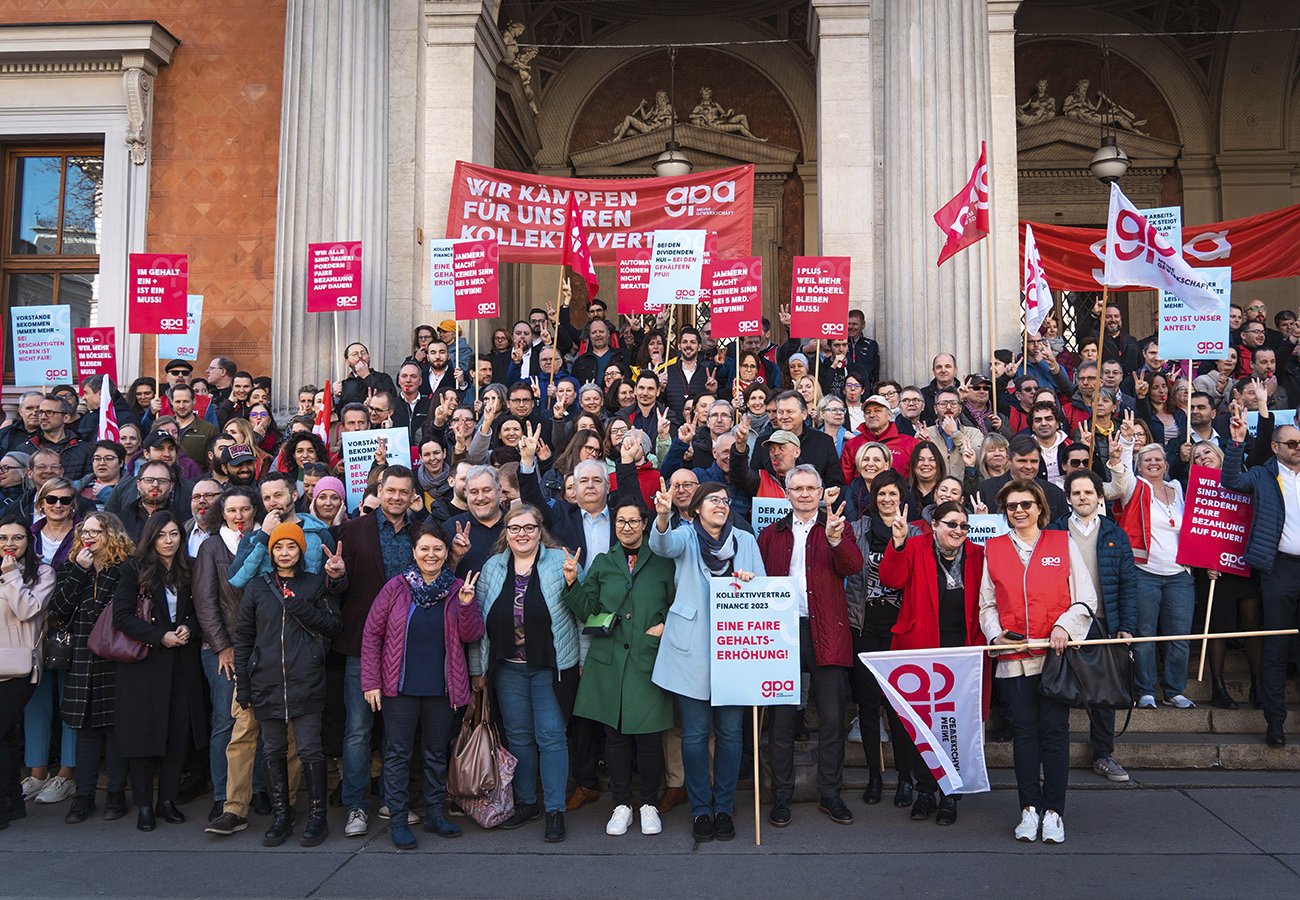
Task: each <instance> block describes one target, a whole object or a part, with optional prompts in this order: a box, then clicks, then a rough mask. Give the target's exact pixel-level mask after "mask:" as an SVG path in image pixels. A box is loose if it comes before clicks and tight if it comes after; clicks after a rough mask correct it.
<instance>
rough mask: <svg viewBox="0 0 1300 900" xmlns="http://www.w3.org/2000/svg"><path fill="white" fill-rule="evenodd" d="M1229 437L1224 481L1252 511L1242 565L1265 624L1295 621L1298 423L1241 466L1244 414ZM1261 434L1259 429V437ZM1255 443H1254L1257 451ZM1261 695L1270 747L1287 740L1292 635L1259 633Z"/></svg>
mask: <svg viewBox="0 0 1300 900" xmlns="http://www.w3.org/2000/svg"><path fill="white" fill-rule="evenodd" d="M1230 430H1231V437H1232V442H1231V443H1229V444H1228V447H1227V449H1226V451H1225V452H1224V458H1223V486H1224V487H1226V488H1228V489H1229V490H1233V491H1241V492H1242V493H1244V494H1250V495H1251V496H1252V497H1253V498H1254V513H1253V518H1252V519H1251V524H1250V537H1249V538H1248V539H1247V541H1246V554H1245V555H1246V565H1248V566H1250V567H1251V568H1252V569H1254V570H1255V571H1256V572H1258V573H1259V592H1260V597H1261V600H1262V601H1263V605H1264V629H1265V630H1267V631H1272V630H1277V629H1286V628H1295V627H1296V626H1297V625H1300V429H1298V428H1296V427H1295V426H1293V425H1283V426H1281V427H1280V428H1277V429H1275V430H1274V431H1273V435H1272V442H1271V444H1270V447H1271V449H1272V451H1273V457H1272V458H1271V459H1267V460H1265V461H1264V463H1263V464H1262V465H1258V466H1252V467H1251V468H1249V469H1246V470H1245V471H1242V462H1243V458H1244V457H1245V454H1246V434H1247V432H1246V420H1245V419H1244V418H1242V417H1240V416H1238V417H1235V418H1233V420H1232V425H1231V426H1230ZM1263 438H1264V435H1263V434H1262V433H1261V434H1260V440H1261V441H1262V440H1263ZM1259 449H1260V448H1259V447H1258V446H1257V447H1256V451H1257V452H1258V450H1259ZM1263 640H1264V665H1263V672H1262V673H1261V675H1260V685H1259V689H1260V695H1261V696H1260V699H1261V700H1262V701H1263V704H1264V720H1265V722H1267V728H1266V729H1265V731H1264V740H1265V741H1266V742H1267V743H1268V745H1269V746H1270V747H1284V746H1286V733H1285V732H1284V731H1283V727H1282V726H1283V724H1284V723H1285V722H1286V663H1287V656H1288V654H1289V653H1290V650H1291V645H1292V644H1293V643H1294V641H1295V638H1294V637H1293V636H1291V635H1277V636H1274V637H1265V638H1264V639H1263Z"/></svg>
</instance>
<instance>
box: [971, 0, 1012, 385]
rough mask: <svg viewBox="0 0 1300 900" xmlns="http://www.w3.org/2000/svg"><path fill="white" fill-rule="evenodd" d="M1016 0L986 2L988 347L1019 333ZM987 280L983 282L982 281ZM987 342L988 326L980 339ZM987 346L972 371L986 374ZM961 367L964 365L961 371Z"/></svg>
mask: <svg viewBox="0 0 1300 900" xmlns="http://www.w3.org/2000/svg"><path fill="white" fill-rule="evenodd" d="M1019 6H1020V0H988V59H989V133H988V137H987V138H986V140H987V141H988V145H989V181H990V183H991V185H992V186H993V194H992V196H991V197H990V200H991V202H992V206H991V208H990V209H989V228H990V229H991V232H992V233H991V234H989V236H988V240H989V241H991V242H992V243H991V245H990V247H989V250H990V253H991V255H992V258H993V326H994V327H993V333H994V337H995V339H994V343H993V347H994V348H995V349H996V348H998V347H1014V346H1016V345H1017V344H1018V343H1019V341H1020V336H1021V332H1022V331H1023V328H1024V324H1023V316H1024V312H1023V306H1022V304H1021V302H1020V289H1021V282H1022V275H1021V269H1020V166H1019V161H1018V155H1017V145H1016V28H1015V18H1016V10H1017V9H1018V8H1019ZM986 283H987V282H986ZM982 339H983V340H984V341H985V343H987V340H988V327H987V325H986V326H985V329H984V333H983V338H982ZM988 366H989V348H988V347H987V346H986V347H985V350H984V355H983V357H981V359H980V361H979V362H978V363H973V364H972V366H971V368H972V369H979V370H980V371H983V372H987V371H988ZM962 371H963V372H964V371H966V370H965V369H963V370H962Z"/></svg>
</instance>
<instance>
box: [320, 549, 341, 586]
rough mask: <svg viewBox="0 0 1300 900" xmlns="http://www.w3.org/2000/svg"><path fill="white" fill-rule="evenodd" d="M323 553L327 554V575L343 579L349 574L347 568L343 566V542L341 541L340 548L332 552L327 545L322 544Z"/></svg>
mask: <svg viewBox="0 0 1300 900" xmlns="http://www.w3.org/2000/svg"><path fill="white" fill-rule="evenodd" d="M321 552H322V553H324V554H325V574H326V575H328V576H329V577H330V578H335V579H337V578H342V577H343V576H344V575H346V574H347V567H346V566H345V565H344V564H343V542H342V541H339V545H338V547H336V548H335V549H333V550H330V548H329V546H328V545H327V544H321Z"/></svg>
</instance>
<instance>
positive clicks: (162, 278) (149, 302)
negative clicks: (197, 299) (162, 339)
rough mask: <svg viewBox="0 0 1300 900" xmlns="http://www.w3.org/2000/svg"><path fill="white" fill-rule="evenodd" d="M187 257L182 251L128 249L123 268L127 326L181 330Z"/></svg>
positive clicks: (186, 289) (185, 308)
mask: <svg viewBox="0 0 1300 900" xmlns="http://www.w3.org/2000/svg"><path fill="white" fill-rule="evenodd" d="M189 281H190V261H189V257H188V256H187V255H186V254H184V253H132V254H131V255H130V258H129V265H128V272H127V311H128V326H127V330H128V331H129V332H130V333H131V334H184V333H185V330H186V328H187V326H188V324H189V323H188V322H187V321H186V313H187V312H188V309H189V304H188V300H187V299H186V295H187V294H188V293H189Z"/></svg>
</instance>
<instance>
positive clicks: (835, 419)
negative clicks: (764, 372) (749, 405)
mask: <svg viewBox="0 0 1300 900" xmlns="http://www.w3.org/2000/svg"><path fill="white" fill-rule="evenodd" d="M847 414H848V407H847V406H846V405H845V403H844V401H843V400H841V399H840V398H839V397H837V396H836V395H834V394H829V395H827V396H825V397H822V398H821V399H820V400H819V401H818V403H817V421H818V422H820V423H821V426H820V427H821V430H822V431H823V432H824V433H825V434H828V435H830V436H831V438H832V439H833V440H834V441H835V456H836V457H837V458H838V457H839V455H840V454H841V453H843V452H844V439H845V438H846V437H848V433H849V432H848V429H847V428H846V427H845V425H844V419H845V416H846V415H847ZM750 427H751V428H752V427H753V424H752V423H751V425H750Z"/></svg>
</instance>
